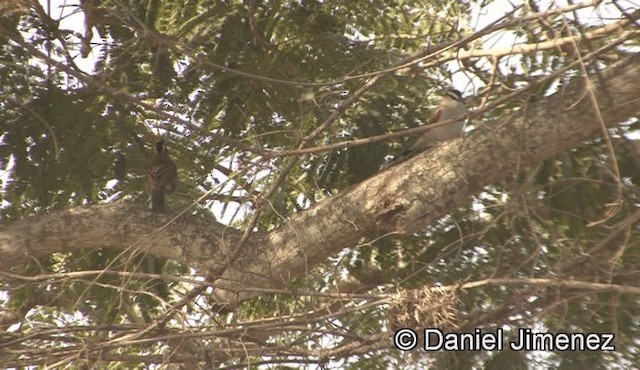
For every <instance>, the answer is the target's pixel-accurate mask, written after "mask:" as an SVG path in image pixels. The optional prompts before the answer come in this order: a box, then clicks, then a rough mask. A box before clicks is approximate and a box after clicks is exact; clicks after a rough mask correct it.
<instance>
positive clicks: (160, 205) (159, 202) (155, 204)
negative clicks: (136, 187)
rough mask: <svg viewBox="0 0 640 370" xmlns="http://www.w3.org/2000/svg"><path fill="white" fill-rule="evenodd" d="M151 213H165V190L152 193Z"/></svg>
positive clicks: (154, 190) (156, 190) (155, 190)
mask: <svg viewBox="0 0 640 370" xmlns="http://www.w3.org/2000/svg"><path fill="white" fill-rule="evenodd" d="M151 212H164V190H162V189H153V190H152V191H151Z"/></svg>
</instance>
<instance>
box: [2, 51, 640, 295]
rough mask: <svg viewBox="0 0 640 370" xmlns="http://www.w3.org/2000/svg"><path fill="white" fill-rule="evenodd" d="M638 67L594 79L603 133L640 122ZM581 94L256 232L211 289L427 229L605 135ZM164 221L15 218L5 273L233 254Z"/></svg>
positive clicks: (121, 209)
mask: <svg viewBox="0 0 640 370" xmlns="http://www.w3.org/2000/svg"><path fill="white" fill-rule="evenodd" d="M639 65H640V55H635V56H634V57H631V58H629V59H628V60H626V61H623V62H621V63H618V64H617V65H614V66H612V67H610V68H608V69H607V70H605V71H604V72H603V73H602V74H601V76H599V77H595V76H591V83H592V84H593V91H592V92H593V94H594V95H595V97H596V99H597V101H598V104H599V107H598V109H599V111H600V113H601V114H602V117H603V120H604V122H603V123H604V124H605V125H606V126H612V125H615V124H617V123H619V122H621V121H624V120H626V119H629V118H630V117H633V116H634V115H637V114H638V113H640V66H639ZM602 83H604V84H605V86H603V85H602ZM586 86H587V85H586V84H585V81H584V80H583V79H576V80H574V81H573V82H572V83H570V84H568V85H567V86H566V87H565V88H564V89H562V92H559V93H557V94H555V95H553V96H550V97H547V98H545V99H543V100H540V101H538V102H535V103H530V104H529V105H528V106H527V109H526V110H523V112H522V113H520V114H515V115H512V116H510V117H504V118H503V119H501V120H499V121H496V122H493V123H487V124H485V125H484V126H483V127H481V128H480V129H479V130H476V131H474V132H472V133H471V134H469V135H467V136H465V137H463V138H459V139H455V140H452V141H449V142H447V143H445V144H442V145H441V146H439V147H437V148H435V149H434V150H432V151H429V152H425V153H422V154H421V155H418V156H416V157H415V158H413V159H411V160H409V161H407V162H405V163H403V164H401V165H398V166H396V167H392V168H389V169H387V170H386V171H383V172H382V173H380V174H379V175H377V176H374V177H372V178H370V179H368V180H366V181H364V182H362V183H360V184H357V185H355V186H353V187H351V188H350V189H347V190H345V191H343V192H342V193H340V194H338V195H337V196H334V197H332V198H330V199H326V200H325V201H323V202H321V203H319V204H317V205H316V206H314V207H313V208H311V209H308V210H306V211H304V212H301V213H299V214H297V215H295V216H294V217H293V218H292V219H291V220H290V221H289V222H288V223H287V224H285V225H283V226H282V227H280V228H278V229H276V230H274V231H272V232H270V233H268V234H264V233H254V234H252V235H251V236H250V237H249V239H248V240H247V242H246V243H245V244H244V245H243V246H242V250H241V251H240V254H239V258H238V259H237V260H236V261H234V262H232V264H231V266H228V267H229V268H228V269H227V270H226V272H225V274H224V275H223V279H221V280H220V281H218V282H217V286H218V287H220V288H223V289H225V290H218V292H219V294H220V296H221V297H222V298H223V299H227V300H229V301H230V302H231V303H234V302H237V300H242V299H245V298H248V297H250V296H251V294H248V293H245V294H237V295H235V294H233V295H229V294H226V293H225V292H229V291H238V290H242V288H250V287H280V286H283V285H284V284H286V283H287V282H288V281H289V280H290V279H291V278H293V277H299V276H304V275H305V274H306V273H307V271H309V270H310V269H312V268H313V267H314V266H316V265H317V264H318V263H320V262H322V261H324V260H325V259H326V258H327V257H328V256H331V255H334V254H335V253H336V252H338V251H340V250H342V249H344V248H347V247H353V246H356V245H357V244H358V243H359V242H360V241H362V240H370V239H373V238H375V237H377V236H379V235H381V234H387V233H412V232H416V231H419V230H422V229H424V228H425V227H426V226H428V225H429V224H431V223H433V222H434V221H436V220H438V219H439V218H441V217H443V216H444V215H446V214H448V213H450V212H451V211H452V210H453V209H455V208H456V207H457V206H459V205H461V204H464V203H465V202H467V199H468V198H469V196H470V195H472V194H474V193H476V192H478V191H479V190H481V189H482V187H484V186H486V185H488V184H491V183H493V182H496V181H498V180H501V179H503V178H505V177H506V176H510V175H513V174H516V173H517V172H518V171H519V169H520V168H523V167H526V166H530V165H533V164H535V163H537V162H540V161H542V160H544V159H547V158H550V157H553V156H554V155H557V154H560V153H563V152H566V151H567V150H569V149H571V148H574V147H577V146H579V145H580V143H581V142H583V141H585V140H588V139H592V138H594V137H596V136H599V135H601V134H602V133H603V128H602V127H603V126H602V123H601V122H600V121H599V119H598V117H599V115H598V114H596V112H597V111H596V108H595V107H594V106H593V105H592V104H591V102H590V101H591V100H590V99H589V95H588V94H589V91H588V90H587V87H586ZM150 217H152V218H151V221H152V222H150V220H149V218H150ZM169 220H170V218H169V217H167V216H164V215H158V216H149V213H148V212H142V211H139V212H136V211H132V210H131V207H130V206H127V205H115V206H114V205H111V206H99V207H90V208H75V209H70V210H66V211H61V212H55V213H53V214H49V215H44V216H39V217H34V218H31V219H27V220H22V221H19V222H16V223H13V224H11V225H8V226H5V227H4V229H3V230H2V231H1V232H0V255H2V256H3V258H2V259H1V260H0V269H6V268H8V267H11V266H13V265H15V264H18V263H22V262H25V261H27V260H28V259H29V258H31V257H37V256H42V255H46V254H49V253H52V252H56V251H59V252H68V251H73V250H78V249H82V248H95V247H113V248H120V249H126V248H136V249H140V250H144V251H145V252H147V253H151V254H155V255H159V256H163V257H167V258H172V259H176V260H179V261H182V262H184V263H186V264H189V265H190V266H193V267H194V268H197V269H200V270H203V271H206V270H208V269H212V268H216V267H220V266H221V265H224V264H225V261H226V258H225V256H226V255H228V254H231V253H233V251H234V250H235V248H237V245H238V240H239V239H240V234H239V232H238V231H237V230H234V229H231V228H227V227H225V226H223V225H219V224H212V223H210V222H206V221H204V220H202V219H201V218H198V217H195V216H188V215H187V216H182V217H180V218H178V219H177V220H175V221H172V222H171V223H169V224H168V225H167V226H166V227H162V228H160V226H162V225H164V223H165V222H168V221H169ZM160 221H162V222H160Z"/></svg>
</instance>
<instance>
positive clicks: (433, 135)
mask: <svg viewBox="0 0 640 370" xmlns="http://www.w3.org/2000/svg"><path fill="white" fill-rule="evenodd" d="M466 114H467V106H466V104H465V102H464V98H463V97H462V93H461V92H460V91H458V90H456V89H448V90H447V92H446V94H445V96H444V97H443V98H442V100H441V101H440V104H438V107H437V108H436V110H435V111H434V112H433V113H432V114H431V116H430V117H429V119H428V120H427V122H426V124H425V125H427V126H429V125H435V124H437V123H440V122H444V121H448V120H453V119H455V118H456V117H458V118H459V119H455V120H453V121H451V122H450V123H448V124H445V125H444V126H438V127H434V128H432V129H429V130H427V131H426V132H425V133H424V134H422V136H421V137H420V138H418V140H416V142H415V143H413V145H411V146H410V147H409V149H407V150H405V151H404V152H402V153H400V155H398V156H397V157H396V158H394V159H392V160H391V161H390V162H389V165H394V164H398V163H400V162H402V161H404V160H407V159H409V158H411V157H413V156H415V155H416V154H418V153H420V152H423V151H425V150H427V149H429V148H431V147H433V146H434V145H435V144H436V143H438V142H441V141H446V140H451V139H453V138H456V137H458V136H460V135H462V129H463V128H464V121H465V119H464V115H466ZM387 167H388V166H387Z"/></svg>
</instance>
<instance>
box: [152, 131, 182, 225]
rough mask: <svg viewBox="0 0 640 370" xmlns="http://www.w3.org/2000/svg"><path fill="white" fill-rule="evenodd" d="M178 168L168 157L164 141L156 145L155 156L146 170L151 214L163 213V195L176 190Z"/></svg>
mask: <svg viewBox="0 0 640 370" xmlns="http://www.w3.org/2000/svg"><path fill="white" fill-rule="evenodd" d="M177 177H178V168H177V166H176V164H175V163H174V162H173V161H172V160H171V158H170V157H169V152H168V151H167V146H166V144H165V142H164V140H159V141H158V142H157V143H156V154H155V155H154V157H153V160H152V161H151V164H150V165H149V167H148V168H147V191H149V193H151V205H150V207H151V212H164V197H165V194H170V193H172V192H173V191H174V190H175V189H176V184H177Z"/></svg>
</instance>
